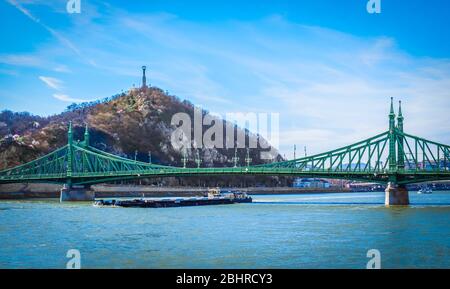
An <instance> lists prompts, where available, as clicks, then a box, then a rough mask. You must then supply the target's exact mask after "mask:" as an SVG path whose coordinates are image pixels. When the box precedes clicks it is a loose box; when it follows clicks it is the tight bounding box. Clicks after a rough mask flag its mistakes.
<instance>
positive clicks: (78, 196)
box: [59, 122, 95, 202]
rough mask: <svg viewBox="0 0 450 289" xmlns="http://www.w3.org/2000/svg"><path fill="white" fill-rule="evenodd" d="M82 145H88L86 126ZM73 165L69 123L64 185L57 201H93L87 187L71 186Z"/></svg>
mask: <svg viewBox="0 0 450 289" xmlns="http://www.w3.org/2000/svg"><path fill="white" fill-rule="evenodd" d="M83 144H84V145H85V146H86V147H87V146H88V145H89V132H88V127H87V125H86V128H85V132H84V141H83ZM73 164H74V148H73V130H72V122H69V130H68V132H67V163H66V166H67V167H66V183H65V184H64V186H63V188H62V189H61V192H60V195H59V201H60V202H65V201H93V200H94V199H95V194H94V191H92V190H91V188H90V187H89V186H87V187H83V186H81V187H76V188H75V187H74V186H72V176H73Z"/></svg>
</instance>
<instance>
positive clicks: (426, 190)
mask: <svg viewBox="0 0 450 289" xmlns="http://www.w3.org/2000/svg"><path fill="white" fill-rule="evenodd" d="M417 193H418V194H424V195H429V194H432V193H433V190H432V189H431V188H421V189H420V190H419V191H418V192H417Z"/></svg>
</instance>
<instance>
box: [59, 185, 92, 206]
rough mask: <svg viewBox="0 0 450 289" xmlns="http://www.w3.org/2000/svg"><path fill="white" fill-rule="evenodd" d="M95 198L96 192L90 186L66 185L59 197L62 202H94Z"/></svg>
mask: <svg viewBox="0 0 450 289" xmlns="http://www.w3.org/2000/svg"><path fill="white" fill-rule="evenodd" d="M94 199H95V192H94V190H92V189H91V187H90V186H70V185H64V187H63V188H62V189H61V193H60V197H59V201H60V202H70V201H72V202H87V201H89V202H92V201H94Z"/></svg>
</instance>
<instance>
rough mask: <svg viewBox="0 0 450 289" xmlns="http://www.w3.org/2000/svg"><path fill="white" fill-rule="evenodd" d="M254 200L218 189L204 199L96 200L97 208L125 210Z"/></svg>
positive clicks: (225, 203) (210, 191)
mask: <svg viewBox="0 0 450 289" xmlns="http://www.w3.org/2000/svg"><path fill="white" fill-rule="evenodd" d="M251 202H252V198H251V197H249V196H248V195H247V194H246V193H241V192H229V193H221V192H220V190H218V189H212V190H209V191H208V194H207V195H206V196H203V197H193V198H168V199H144V198H139V199H100V200H95V202H94V206H96V207H125V208H170V207H190V206H209V205H230V204H235V203H251Z"/></svg>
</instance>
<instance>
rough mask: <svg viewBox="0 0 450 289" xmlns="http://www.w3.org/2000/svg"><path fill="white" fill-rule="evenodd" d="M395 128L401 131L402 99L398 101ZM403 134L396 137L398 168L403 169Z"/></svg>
mask: <svg viewBox="0 0 450 289" xmlns="http://www.w3.org/2000/svg"><path fill="white" fill-rule="evenodd" d="M397 129H398V130H399V132H401V133H403V115H402V101H401V100H399V102H398V117H397ZM403 144H404V142H403V135H399V136H398V139H397V151H398V164H397V165H398V169H399V170H403V169H404V168H405V150H404V147H403Z"/></svg>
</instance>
